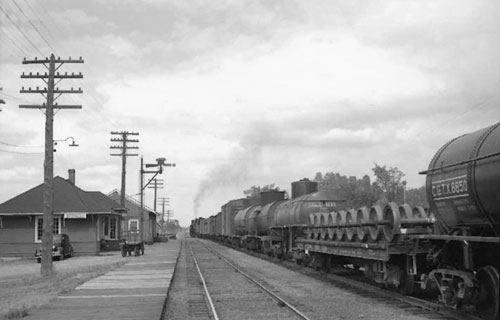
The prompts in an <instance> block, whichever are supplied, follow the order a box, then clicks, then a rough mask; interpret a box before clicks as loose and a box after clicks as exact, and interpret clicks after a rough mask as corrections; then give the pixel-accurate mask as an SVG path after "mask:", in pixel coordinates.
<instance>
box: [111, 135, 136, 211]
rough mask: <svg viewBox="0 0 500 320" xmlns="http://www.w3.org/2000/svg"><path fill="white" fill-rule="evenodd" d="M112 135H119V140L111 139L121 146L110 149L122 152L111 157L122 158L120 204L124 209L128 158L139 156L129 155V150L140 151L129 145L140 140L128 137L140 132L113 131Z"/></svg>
mask: <svg viewBox="0 0 500 320" xmlns="http://www.w3.org/2000/svg"><path fill="white" fill-rule="evenodd" d="M111 135H117V136H119V138H111V139H110V140H111V142H119V143H121V145H113V146H110V147H109V148H110V149H112V150H113V149H114V150H117V149H118V150H121V151H122V152H121V153H111V154H110V156H120V157H122V179H121V189H120V204H121V205H122V207H124V206H125V180H126V175H127V169H126V166H127V157H136V156H138V155H139V154H136V153H127V150H128V149H139V147H137V146H131V145H129V143H137V142H139V140H138V139H129V138H128V136H138V135H139V132H129V131H111Z"/></svg>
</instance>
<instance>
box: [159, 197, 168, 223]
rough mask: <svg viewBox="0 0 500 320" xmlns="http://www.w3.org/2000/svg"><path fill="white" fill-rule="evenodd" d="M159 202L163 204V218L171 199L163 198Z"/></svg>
mask: <svg viewBox="0 0 500 320" xmlns="http://www.w3.org/2000/svg"><path fill="white" fill-rule="evenodd" d="M158 201H159V202H160V204H161V214H162V217H163V216H164V215H165V205H167V206H168V205H169V204H170V198H165V197H162V198H160V199H158ZM162 219H163V218H162Z"/></svg>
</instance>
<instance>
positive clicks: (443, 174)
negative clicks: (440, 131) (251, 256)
mask: <svg viewBox="0 0 500 320" xmlns="http://www.w3.org/2000/svg"><path fill="white" fill-rule="evenodd" d="M421 174H426V175H427V178H426V193H427V199H428V202H429V205H430V208H429V209H424V208H422V207H415V208H412V207H410V206H409V205H408V204H396V203H394V202H390V203H388V204H387V205H386V206H385V207H381V206H378V205H374V206H372V207H361V208H356V209H353V208H348V207H347V206H346V200H345V199H342V198H340V197H338V195H336V194H334V193H332V192H326V191H319V192H318V191H317V184H316V183H314V182H311V181H308V180H301V181H297V182H294V183H292V198H291V199H290V200H285V198H284V193H283V192H263V193H261V194H260V197H259V198H251V199H248V198H246V199H236V200H232V201H229V202H228V203H226V204H225V205H223V206H222V208H221V212H219V213H218V214H217V215H214V216H211V217H209V218H206V219H205V218H198V219H195V220H193V221H192V223H191V233H192V235H193V236H200V237H208V238H213V239H216V240H219V241H225V242H229V243H232V244H234V245H237V246H241V247H245V248H248V249H251V250H256V251H261V252H264V253H267V254H269V255H276V256H278V257H285V258H291V259H293V260H295V261H296V262H297V263H307V264H309V265H312V266H315V267H317V268H325V269H328V268H329V267H330V266H331V265H333V264H339V265H350V266H352V267H354V268H356V269H360V270H363V272H364V274H365V275H366V276H367V277H368V278H370V279H372V280H374V281H376V282H378V283H381V284H382V285H384V286H386V287H391V288H394V289H396V290H398V291H400V292H402V293H404V294H412V293H415V292H419V293H424V294H427V295H431V296H434V297H435V298H437V299H438V300H439V301H440V302H441V303H442V304H444V305H445V306H447V307H450V308H453V309H459V310H464V311H467V312H474V313H476V314H478V315H479V316H481V317H482V318H484V319H487V320H493V319H498V316H499V300H500V299H499V268H500V250H499V249H500V123H497V124H495V125H492V126H490V127H487V128H484V129H481V130H478V131H476V132H473V133H469V134H465V135H462V136H459V137H457V138H455V139H453V140H451V141H449V142H448V143H446V144H445V145H444V146H443V147H441V148H440V149H439V150H438V152H437V153H436V154H435V156H434V157H433V159H432V161H431V162H430V164H429V168H428V170H426V171H423V172H421Z"/></svg>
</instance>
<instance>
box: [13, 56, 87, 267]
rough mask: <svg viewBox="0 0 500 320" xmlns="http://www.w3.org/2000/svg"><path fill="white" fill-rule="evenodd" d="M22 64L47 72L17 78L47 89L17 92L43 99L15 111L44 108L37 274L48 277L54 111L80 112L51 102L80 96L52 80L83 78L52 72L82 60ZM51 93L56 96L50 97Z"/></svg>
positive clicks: (80, 91)
mask: <svg viewBox="0 0 500 320" xmlns="http://www.w3.org/2000/svg"><path fill="white" fill-rule="evenodd" d="M22 63H23V64H43V65H44V66H45V67H46V68H47V69H48V71H49V73H48V74H47V73H44V74H40V73H38V72H37V73H36V74H33V73H32V72H30V73H29V74H24V72H23V74H22V75H21V78H22V79H42V80H43V81H44V82H45V83H46V84H47V87H46V88H43V89H39V88H38V87H36V89H31V87H29V89H28V90H25V89H24V87H23V88H22V89H21V91H20V92H21V93H40V94H41V95H42V96H43V97H44V98H46V103H43V104H42V105H19V108H24V109H45V160H44V163H43V179H44V192H43V235H42V262H41V275H42V276H49V275H51V274H52V273H53V268H52V240H53V236H52V232H53V225H54V207H53V204H54V131H53V126H54V109H81V108H82V106H81V105H58V104H57V103H54V102H55V101H56V100H57V99H58V98H59V97H60V96H61V95H62V94H64V93H83V92H82V89H80V88H79V89H78V90H74V89H73V88H71V90H60V89H59V88H54V86H55V79H58V81H57V83H59V81H61V80H62V79H82V78H83V75H82V74H81V73H80V74H74V73H72V74H68V73H67V72H66V73H65V74H60V73H59V72H57V73H56V71H57V70H59V68H60V67H61V66H62V65H63V64H65V63H83V60H82V58H81V57H80V59H78V60H72V59H71V57H70V58H69V59H67V60H64V59H61V58H57V59H56V58H55V56H54V54H52V55H50V58H45V59H42V60H38V59H37V58H35V60H26V58H24V60H23V62H22ZM54 94H58V96H56V97H54Z"/></svg>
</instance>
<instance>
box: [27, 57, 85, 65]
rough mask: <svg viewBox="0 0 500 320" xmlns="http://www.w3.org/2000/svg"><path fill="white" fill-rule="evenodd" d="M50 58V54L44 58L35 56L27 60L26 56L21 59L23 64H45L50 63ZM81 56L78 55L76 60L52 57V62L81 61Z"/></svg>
mask: <svg viewBox="0 0 500 320" xmlns="http://www.w3.org/2000/svg"><path fill="white" fill-rule="evenodd" d="M51 60H52V56H51V57H50V58H45V59H40V60H39V59H38V58H35V59H34V60H28V59H26V58H24V59H23V64H46V63H50V62H51ZM83 62H84V61H83V59H82V57H80V58H79V59H78V60H74V59H71V57H69V58H68V59H61V58H60V57H57V59H56V58H55V57H54V63H83Z"/></svg>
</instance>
